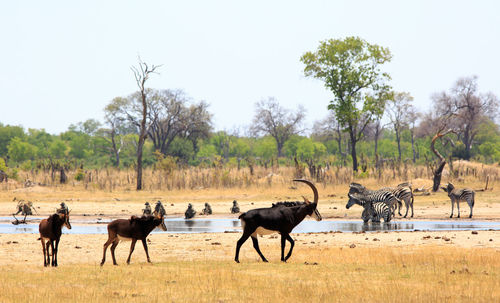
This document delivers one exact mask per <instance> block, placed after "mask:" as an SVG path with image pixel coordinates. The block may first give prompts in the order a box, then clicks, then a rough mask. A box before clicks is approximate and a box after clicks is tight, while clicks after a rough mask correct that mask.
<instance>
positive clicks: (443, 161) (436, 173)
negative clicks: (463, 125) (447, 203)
mask: <svg viewBox="0 0 500 303" xmlns="http://www.w3.org/2000/svg"><path fill="white" fill-rule="evenodd" d="M451 132H453V130H452V129H448V130H447V131H445V132H443V133H441V130H439V131H438V132H437V134H436V135H434V137H433V138H432V141H431V150H432V152H433V153H434V154H435V155H436V157H438V158H439V163H438V165H437V167H436V169H435V170H434V171H433V174H434V178H433V185H432V191H433V192H437V191H438V190H439V185H440V184H441V174H442V173H443V169H444V166H445V165H446V158H445V157H443V156H442V155H441V154H440V153H439V152H438V151H437V150H436V148H435V147H434V144H435V142H436V140H437V139H439V138H441V137H443V136H445V135H447V134H448V133H451Z"/></svg>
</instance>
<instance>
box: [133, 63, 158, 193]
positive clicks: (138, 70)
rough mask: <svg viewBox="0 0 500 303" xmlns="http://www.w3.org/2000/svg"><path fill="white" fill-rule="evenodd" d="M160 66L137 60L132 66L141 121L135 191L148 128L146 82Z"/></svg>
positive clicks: (139, 184) (138, 183) (139, 175)
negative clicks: (135, 64) (136, 64)
mask: <svg viewBox="0 0 500 303" xmlns="http://www.w3.org/2000/svg"><path fill="white" fill-rule="evenodd" d="M160 66H161V65H151V66H149V65H148V64H147V63H146V62H143V61H141V59H140V58H139V64H138V66H137V67H136V66H132V67H131V69H132V72H133V73H134V77H135V81H136V83H137V87H138V88H139V95H140V101H141V103H140V105H141V111H142V115H141V121H140V126H139V140H138V142H137V190H141V189H142V152H143V147H144V142H145V141H146V138H147V135H148V127H147V125H146V122H147V119H148V102H147V92H146V82H147V81H148V80H149V77H150V76H151V74H157V69H158V68H159V67H160Z"/></svg>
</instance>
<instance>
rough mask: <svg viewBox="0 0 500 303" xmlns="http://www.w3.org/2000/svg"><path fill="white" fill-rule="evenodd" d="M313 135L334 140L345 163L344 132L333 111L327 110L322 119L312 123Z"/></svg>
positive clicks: (325, 139)
mask: <svg viewBox="0 0 500 303" xmlns="http://www.w3.org/2000/svg"><path fill="white" fill-rule="evenodd" d="M313 136H314V137H318V138H324V140H323V141H327V140H335V142H336V143H337V146H338V150H339V154H340V157H341V159H342V160H343V161H344V165H346V160H345V159H346V157H347V152H346V151H343V149H342V141H343V140H344V139H345V138H344V137H345V133H344V132H343V131H342V128H341V127H340V123H339V122H338V120H337V117H336V116H335V112H334V111H329V112H328V115H327V116H326V117H325V118H324V119H323V120H320V121H316V122H315V123H314V126H313Z"/></svg>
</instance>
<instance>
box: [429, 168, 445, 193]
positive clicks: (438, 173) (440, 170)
mask: <svg viewBox="0 0 500 303" xmlns="http://www.w3.org/2000/svg"><path fill="white" fill-rule="evenodd" d="M445 165H446V161H443V162H440V163H439V166H438V167H437V168H436V169H435V170H434V171H433V174H434V178H433V179H432V191H433V192H437V191H438V190H439V185H440V184H441V174H442V173H443V169H444V166H445Z"/></svg>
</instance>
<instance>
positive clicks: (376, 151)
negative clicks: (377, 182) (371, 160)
mask: <svg viewBox="0 0 500 303" xmlns="http://www.w3.org/2000/svg"><path fill="white" fill-rule="evenodd" d="M379 132H380V130H379V128H378V125H377V128H376V129H375V138H374V139H375V140H374V141H375V168H376V169H377V170H378V169H379V163H378V162H379V159H378V137H379Z"/></svg>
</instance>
